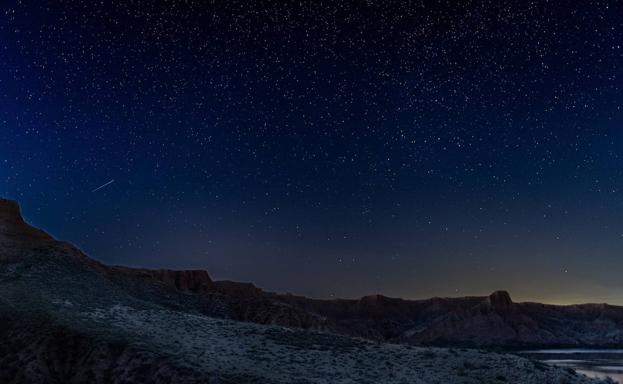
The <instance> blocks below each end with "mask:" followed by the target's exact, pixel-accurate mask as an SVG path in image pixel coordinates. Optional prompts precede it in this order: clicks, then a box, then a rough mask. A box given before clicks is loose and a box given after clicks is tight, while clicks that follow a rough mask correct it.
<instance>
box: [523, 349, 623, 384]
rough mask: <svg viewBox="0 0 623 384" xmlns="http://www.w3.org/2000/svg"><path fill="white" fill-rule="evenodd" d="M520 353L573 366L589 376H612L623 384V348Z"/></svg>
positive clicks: (563, 365)
mask: <svg viewBox="0 0 623 384" xmlns="http://www.w3.org/2000/svg"><path fill="white" fill-rule="evenodd" d="M520 354H521V355H523V356H527V357H530V358H532V359H536V360H539V361H542V362H544V363H547V364H554V365H557V366H559V367H567V368H573V369H575V370H576V371H577V372H579V373H583V374H585V375H586V376H589V377H598V378H602V379H605V378H606V377H610V378H611V379H613V380H614V381H615V382H617V383H620V384H623V349H540V350H531V351H523V352H521V353H520Z"/></svg>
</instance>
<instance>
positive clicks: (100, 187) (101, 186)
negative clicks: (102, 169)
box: [91, 180, 115, 193]
mask: <svg viewBox="0 0 623 384" xmlns="http://www.w3.org/2000/svg"><path fill="white" fill-rule="evenodd" d="M114 182H115V180H110V181H109V182H108V183H106V184H104V185H100V186H99V187H97V188H95V189H94V190H92V191H91V193H94V192H97V191H99V190H100V189H103V188H106V187H108V186H109V185H110V184H112V183H114Z"/></svg>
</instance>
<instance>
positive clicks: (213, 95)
mask: <svg viewBox="0 0 623 384" xmlns="http://www.w3.org/2000/svg"><path fill="white" fill-rule="evenodd" d="M576 3H577V4H564V5H563V4H558V3H555V2H534V3H533V2H515V1H509V2H480V1H474V2H462V4H461V5H457V4H456V2H431V1H410V2H387V1H367V2H340V3H339V4H335V3H334V2H327V3H320V2H317V1H314V2H306V1H304V2H299V1H293V2H254V3H253V4H248V2H238V1H215V2H203V1H196V2H195V1H168V2H156V1H132V2H130V1H128V2H112V1H110V2H109V1H102V2H90V1H54V2H47V1H34V0H33V1H29V0H26V1H18V2H16V1H9V2H5V3H3V4H2V6H1V8H2V16H1V17H0V50H1V53H2V54H1V56H0V57H1V59H0V100H1V105H0V129H1V138H2V139H1V141H0V183H1V184H0V193H1V194H2V195H6V196H7V197H10V198H14V199H17V200H19V201H20V202H21V203H22V205H23V208H24V211H25V214H26V216H27V218H28V219H29V220H30V221H31V222H33V223H34V224H36V225H38V226H41V227H43V228H45V229H46V230H48V231H49V232H51V233H52V234H54V235H55V236H57V237H59V238H61V239H65V240H69V241H71V242H73V243H75V244H77V245H79V246H80V247H81V248H83V249H84V250H85V251H86V252H88V253H89V254H90V255H92V256H93V257H95V258H97V259H99V260H101V261H104V262H107V263H115V264H126V265H134V266H147V267H173V268H206V269H208V270H209V271H210V273H211V274H212V275H213V276H214V277H216V278H230V279H236V280H247V281H253V282H255V283H257V284H258V285H260V286H262V287H264V288H267V289H272V290H279V291H291V292H296V293H301V294H307V295H312V296H317V297H330V296H332V295H334V296H347V297H351V296H360V295H363V294H368V293H375V292H382V293H385V294H388V295H394V296H404V297H414V298H415V297H426V296H431V295H467V294H486V293H489V292H490V291H493V290H495V289H508V290H510V291H511V293H512V294H513V295H514V296H515V297H516V298H518V299H530V300H544V301H554V302H569V301H610V302H618V303H623V301H622V300H623V299H621V297H623V296H622V294H623V280H622V279H621V278H620V270H621V267H623V265H622V263H623V261H621V258H620V255H621V254H622V251H623V185H622V184H623V159H622V158H621V154H622V152H623V132H622V131H621V121H622V114H621V104H622V103H621V101H622V96H623V95H622V91H621V84H622V79H623V64H622V63H623V61H622V59H623V50H622V48H621V44H623V32H622V30H621V29H622V26H621V22H620V16H621V15H622V14H623V9H622V7H621V4H620V3H617V2H596V1H588V2H582V3H579V2H576ZM111 180H114V183H112V184H110V185H108V186H106V187H105V188H102V189H101V190H98V191H96V192H92V191H93V190H95V189H96V188H97V187H99V186H101V185H104V184H105V183H108V182H109V181H111Z"/></svg>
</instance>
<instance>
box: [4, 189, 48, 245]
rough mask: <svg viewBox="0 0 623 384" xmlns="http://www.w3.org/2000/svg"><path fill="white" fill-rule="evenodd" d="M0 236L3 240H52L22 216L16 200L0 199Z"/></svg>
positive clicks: (22, 241) (23, 241)
mask: <svg viewBox="0 0 623 384" xmlns="http://www.w3.org/2000/svg"><path fill="white" fill-rule="evenodd" d="M0 236H1V239H2V240H3V241H5V242H6V241H14V242H21V243H25V242H34V241H52V240H53V239H52V237H51V236H50V235H48V234H47V233H45V232H43V231H42V230H40V229H37V228H34V227H32V226H30V225H28V224H26V222H24V219H23V218H22V213H21V210H20V207H19V204H17V202H15V201H12V200H7V199H0Z"/></svg>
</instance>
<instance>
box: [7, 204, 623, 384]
mask: <svg viewBox="0 0 623 384" xmlns="http://www.w3.org/2000/svg"><path fill="white" fill-rule="evenodd" d="M0 341H1V342H0V368H1V369H0V382H2V383H23V382H27V383H50V382H59V383H60V382H63V383H82V382H93V383H109V382H115V383H139V382H153V383H172V382H173V383H178V382H179V383H292V382H298V383H342V382H343V383H350V382H357V383H359V382H361V383H366V382H369V383H380V382H383V383H385V382H387V383H394V382H395V383H403V382H409V383H432V382H449V383H452V382H485V383H489V382H491V383H494V382H501V381H509V382H521V383H535V384H536V383H543V382H566V383H588V382H594V381H590V380H588V379H587V378H585V377H583V376H581V375H577V374H576V373H575V372H573V371H569V370H564V369H560V368H554V367H550V366H545V365H542V364H538V363H534V362H531V361H529V360H526V359H523V358H519V357H516V356H510V355H498V354H495V353H490V352H486V353H485V352H482V351H475V350H458V349H438V348H420V346H432V345H437V346H477V347H525V346H544V345H547V346H554V345H556V346H561V345H565V346H571V345H573V346H578V345H583V346H587V345H590V346H614V345H623V307H616V306H610V305H606V304H585V305H573V306H554V305H544V304H537V303H514V302H513V301H512V300H511V298H510V296H509V295H508V293H506V292H495V293H493V294H492V295H490V296H488V297H465V298H433V299H428V300H416V301H412V300H402V299H394V298H388V297H385V296H381V295H374V296H366V297H363V298H361V299H359V300H316V299H308V298H305V297H301V296H293V295H283V294H276V293H270V292H264V291H262V290H261V289H259V288H257V287H255V286H254V285H252V284H249V283H237V282H231V281H213V280H212V279H211V278H210V276H209V275H208V273H207V272H206V271H201V270H193V271H174V270H149V269H137V268H127V267H120V266H107V265H104V264H102V263H99V262H97V261H95V260H93V259H90V258H89V257H87V256H86V255H85V254H84V253H82V252H81V251H80V250H79V249H77V248H75V247H74V246H72V245H71V244H68V243H64V242H60V241H57V240H55V239H54V238H52V237H51V236H50V235H48V234H46V233H45V232H43V231H41V230H39V229H36V228H33V227H31V226H30V225H28V224H27V223H25V222H24V220H23V218H22V216H21V213H20V208H19V206H18V204H17V203H15V202H13V201H10V200H4V199H0ZM379 342H382V343H379ZM385 342H391V343H392V344H387V343H385ZM415 345H416V346H418V347H414V346H415ZM470 380H472V381H470ZM474 380H475V381H474Z"/></svg>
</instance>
